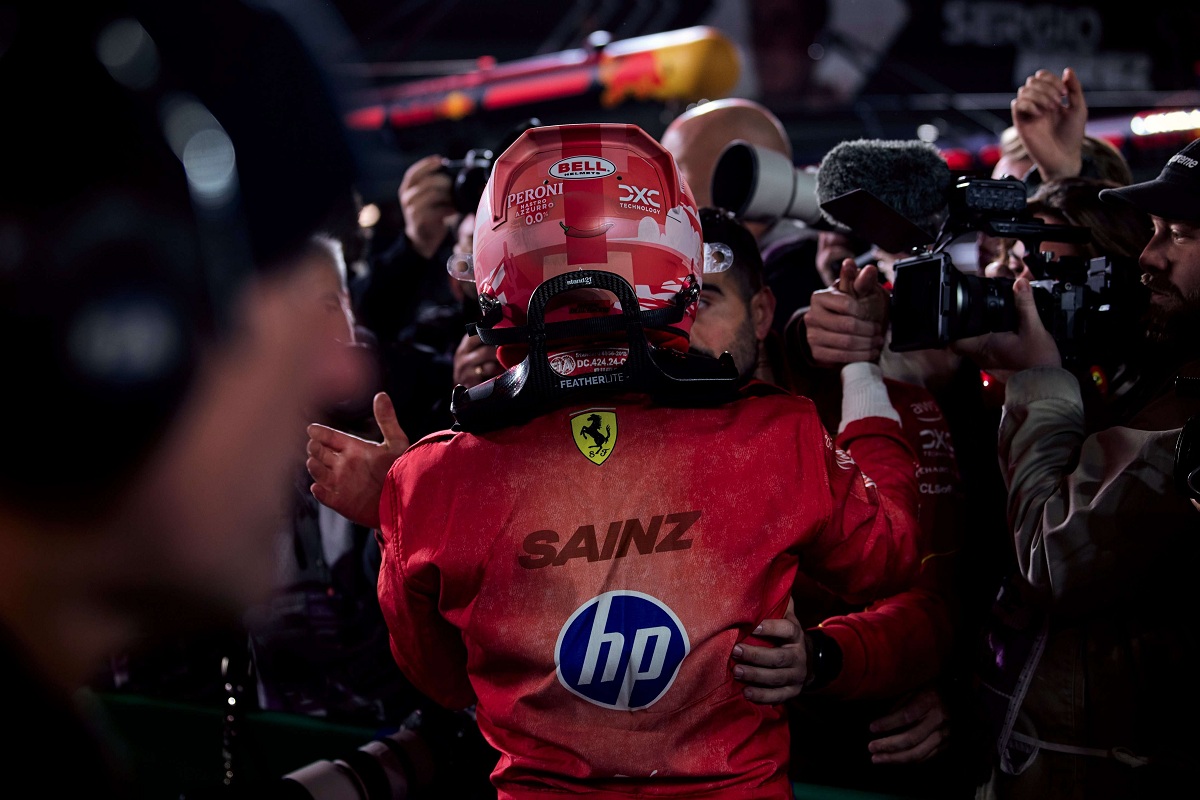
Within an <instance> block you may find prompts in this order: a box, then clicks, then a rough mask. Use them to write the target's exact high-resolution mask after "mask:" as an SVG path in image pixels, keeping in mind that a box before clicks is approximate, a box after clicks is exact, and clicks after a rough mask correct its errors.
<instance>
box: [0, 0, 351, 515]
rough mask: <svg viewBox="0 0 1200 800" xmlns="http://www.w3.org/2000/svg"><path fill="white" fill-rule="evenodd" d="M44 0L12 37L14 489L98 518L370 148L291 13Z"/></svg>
mask: <svg viewBox="0 0 1200 800" xmlns="http://www.w3.org/2000/svg"><path fill="white" fill-rule="evenodd" d="M44 5H45V4H42V3H39V2H36V0H33V1H32V2H22V3H19V4H18V5H17V7H16V14H15V17H14V18H15V31H14V32H13V34H12V35H11V36H9V37H7V40H6V41H4V42H3V43H2V44H0V47H3V49H2V50H0V95H3V96H5V97H6V98H11V99H10V100H8V101H7V102H8V108H9V109H10V111H11V116H10V118H9V121H7V122H6V124H5V126H4V127H3V129H0V159H3V160H4V162H5V166H4V169H3V170H0V174H2V175H3V177H2V178H0V364H2V365H3V366H2V368H3V369H4V372H5V374H6V376H7V380H6V381H5V382H4V383H5V384H6V386H5V387H4V388H2V389H0V418H2V419H4V420H5V421H6V422H7V423H8V426H9V428H10V430H12V432H13V436H14V437H15V441H10V444H13V445H15V450H14V456H15V457H14V458H12V459H9V460H8V463H7V464H5V465H4V466H2V467H0V493H2V494H3V495H4V500H5V501H6V502H10V501H16V502H27V503H31V504H33V505H34V507H35V508H38V509H39V510H42V509H46V508H51V509H54V510H61V511H63V512H65V513H70V512H71V511H72V510H78V511H79V512H80V513H85V514H86V513H94V512H95V511H96V506H97V504H103V503H104V502H106V501H108V500H111V499H114V498H115V496H117V495H118V494H119V491H120V488H121V487H122V485H123V484H124V481H125V480H126V478H127V477H128V476H129V475H130V474H131V473H132V472H133V471H134V470H136V468H137V466H138V465H139V464H140V463H141V461H142V460H143V459H144V457H145V456H146V455H147V454H148V453H149V452H150V451H151V450H152V448H153V446H154V444H155V443H156V442H157V441H158V440H159V439H160V437H161V436H162V434H163V433H164V432H165V430H166V428H167V427H168V426H169V424H170V422H171V420H172V419H173V418H174V416H175V414H176V412H177V410H178V408H179V406H180V404H181V403H182V401H183V399H184V397H185V396H186V395H187V393H188V390H189V388H190V386H191V383H192V379H193V377H194V374H195V372H196V369H197V365H198V361H199V358H200V355H201V353H202V351H203V350H204V348H205V347H207V346H208V344H209V343H210V342H212V341H213V340H214V339H216V338H218V337H221V336H223V335H225V334H227V333H229V332H230V329H231V326H232V324H233V317H234V304H235V302H236V300H237V298H238V296H239V294H240V291H241V289H242V287H243V286H244V284H245V282H246V281H247V279H249V278H250V277H251V276H252V275H253V274H254V273H256V272H261V271H263V270H264V269H269V268H270V267H271V266H272V265H274V264H278V263H281V262H283V261H285V260H286V258H287V257H288V255H289V254H290V253H291V252H293V250H294V248H295V247H297V246H299V245H300V244H301V243H302V242H303V240H304V239H305V238H306V237H307V236H308V235H309V234H310V233H312V232H315V231H316V230H317V228H318V227H319V226H320V225H321V224H322V223H323V222H324V221H325V219H326V217H327V215H328V214H329V212H330V211H331V210H332V209H333V208H334V207H335V205H336V204H337V202H338V201H340V200H341V199H342V195H343V194H348V193H349V192H350V191H351V190H352V186H353V181H354V178H355V176H356V175H357V173H358V166H359V164H358V155H357V154H356V153H355V152H354V151H353V148H352V146H351V142H350V141H349V139H348V138H347V137H346V135H345V131H344V128H343V126H342V115H341V109H340V107H339V104H338V101H337V97H336V95H335V94H334V92H333V87H332V86H330V85H329V84H328V83H327V82H326V81H325V76H324V73H323V71H322V68H321V67H320V66H319V65H318V64H317V62H316V61H315V60H314V54H313V53H312V52H311V48H310V43H308V42H305V41H304V40H303V39H302V38H301V35H300V32H299V30H298V29H297V28H296V27H295V26H293V25H291V24H290V23H289V22H288V21H287V20H286V19H284V18H283V17H282V15H281V13H280V12H278V11H277V10H274V9H271V8H268V7H267V6H266V5H263V4H261V3H250V2H234V0H190V1H189V2H179V3H155V2H149V1H147V2H141V1H140V0H126V1H125V2H116V1H115V0H114V1H111V2H108V1H106V2H98V3H90V4H86V7H84V8H81V9H79V10H77V11H73V12H72V18H71V19H69V20H63V19H61V18H55V13H54V9H53V8H49V9H48V8H43V7H42V6H44ZM58 17H61V14H58ZM56 75H63V76H66V78H65V79H55V78H52V77H50V76H56ZM285 109H286V111H287V113H286V114H285V113H283V112H284V110H285ZM293 113H295V114H300V115H303V116H302V118H301V119H299V120H295V119H292V118H291V116H290V115H291V114H293ZM48 504H53V505H48Z"/></svg>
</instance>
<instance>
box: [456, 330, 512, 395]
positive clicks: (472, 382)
mask: <svg viewBox="0 0 1200 800" xmlns="http://www.w3.org/2000/svg"><path fill="white" fill-rule="evenodd" d="M503 371H504V367H502V366H500V362H499V361H497V360H496V348H495V347H493V346H491V345H490V344H484V343H483V341H482V340H481V339H480V338H479V337H478V336H464V337H463V338H462V341H461V342H459V343H458V347H457V348H455V350H454V382H455V383H456V384H462V385H463V386H466V387H467V388H468V389H470V388H471V387H473V386H478V385H479V384H481V383H483V382H484V381H486V380H488V379H489V378H494V377H496V376H497V375H499V374H500V373H501V372H503Z"/></svg>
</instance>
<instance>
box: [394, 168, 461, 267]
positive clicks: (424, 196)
mask: <svg viewBox="0 0 1200 800" xmlns="http://www.w3.org/2000/svg"><path fill="white" fill-rule="evenodd" d="M441 166H442V157H441V156H439V155H432V156H425V157H424V158H422V159H420V160H419V161H417V162H415V163H414V164H413V165H412V166H411V167H409V168H408V169H407V170H406V171H405V173H404V178H403V180H401V181H400V208H401V209H402V210H403V212H404V234H405V235H406V236H407V237H408V240H409V241H410V242H412V245H413V247H414V248H416V251H417V252H418V253H420V254H421V255H423V256H424V257H425V258H433V256H434V254H435V253H436V252H437V249H438V247H439V246H440V245H441V244H442V242H444V241H445V240H446V234H447V233H448V232H449V230H450V228H451V227H453V225H454V222H455V218H456V216H457V212H456V211H455V210H454V201H453V198H452V197H451V194H450V189H451V187H452V186H453V185H454V182H453V181H452V180H451V179H450V176H449V175H447V174H445V173H444V172H441V171H440V169H441Z"/></svg>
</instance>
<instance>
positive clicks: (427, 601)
mask: <svg viewBox="0 0 1200 800" xmlns="http://www.w3.org/2000/svg"><path fill="white" fill-rule="evenodd" d="M421 455H422V452H421V449H420V448H419V447H418V446H414V448H413V449H412V450H410V451H409V452H408V453H406V454H405V456H403V457H401V458H400V459H399V460H398V461H397V462H396V463H395V464H393V465H392V470H391V472H390V473H389V474H388V479H387V481H385V483H384V489H383V495H382V496H381V497H380V501H379V519H380V525H381V527H382V534H383V544H384V546H383V548H382V561H381V564H380V568H379V587H378V588H379V605H380V608H381V609H382V611H383V616H384V620H385V621H386V623H387V627H388V631H389V632H390V639H391V646H392V656H393V657H394V658H395V659H396V664H397V665H399V667H400V670H401V671H402V672H403V673H404V675H405V677H407V678H408V680H409V681H410V682H411V683H412V684H413V686H415V687H416V688H417V689H418V690H419V691H421V692H422V693H424V694H425V695H427V696H428V697H429V698H430V699H431V700H433V701H434V702H436V703H438V704H439V705H441V706H444V707H445V708H450V709H461V708H466V707H467V706H469V705H472V704H473V703H474V702H475V691H474V689H473V688H472V687H471V682H470V680H469V679H468V677H467V649H466V646H465V645H464V644H463V640H462V633H461V632H460V631H459V630H458V629H457V628H455V627H454V626H453V625H451V624H450V623H449V622H447V621H446V619H445V618H444V617H443V616H442V614H441V613H440V612H439V610H438V595H439V589H440V586H441V576H440V574H439V572H438V568H437V566H436V565H435V564H434V563H433V555H434V552H433V551H432V548H430V547H428V546H427V545H425V544H424V542H422V541H421V540H420V539H419V538H418V537H415V536H413V537H407V538H405V537H403V533H404V531H403V528H404V520H403V519H401V518H400V515H399V513H398V510H399V509H400V508H402V507H403V503H402V498H401V497H400V496H399V495H400V493H401V491H403V487H404V486H406V485H408V484H405V483H404V482H403V481H401V480H398V479H397V475H398V472H399V471H400V470H403V469H405V468H406V467H407V466H408V464H407V463H406V462H411V461H419V460H420V456H421ZM413 466H414V467H415V468H418V469H419V465H413ZM402 540H403V541H405V543H406V545H407V546H409V547H410V548H411V549H409V550H408V551H407V552H405V553H401V552H400V543H401V541H402ZM413 540H416V541H417V544H416V545H412V544H409V543H410V542H412V541H413Z"/></svg>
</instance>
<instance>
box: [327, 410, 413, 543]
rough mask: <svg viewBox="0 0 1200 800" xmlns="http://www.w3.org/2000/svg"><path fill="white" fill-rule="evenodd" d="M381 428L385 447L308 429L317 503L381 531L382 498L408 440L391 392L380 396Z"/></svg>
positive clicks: (330, 430)
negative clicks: (384, 487)
mask: <svg viewBox="0 0 1200 800" xmlns="http://www.w3.org/2000/svg"><path fill="white" fill-rule="evenodd" d="M374 411H375V422H376V424H377V425H379V431H380V433H382V434H383V441H382V442H371V441H367V440H366V439H360V438H359V437H357V436H351V435H350V434H348V433H343V432H342V431H338V430H334V429H333V428H330V427H328V426H325V425H317V424H315V423H314V424H312V425H309V426H308V460H307V461H306V462H305V467H307V469H308V474H309V475H312V477H313V480H314V481H315V483H313V484H312V487H311V489H312V493H313V497H315V498H316V499H317V501H318V502H320V503H321V504H322V505H325V506H328V507H329V508H332V509H333V510H334V511H336V512H338V513H339V514H341V515H342V516H343V517H345V518H346V519H348V520H351V521H352V522H357V523H358V524H359V525H362V526H364V527H367V528H378V527H379V498H380V496H382V494H383V484H384V482H385V481H386V480H387V474H388V470H390V469H391V468H392V464H393V463H394V462H395V461H396V459H397V458H399V457H400V456H401V455H402V454H403V453H404V451H405V450H407V449H408V445H409V441H408V436H407V435H406V434H405V433H404V430H403V429H401V427H400V422H399V420H397V419H396V410H395V409H394V408H393V407H392V401H391V398H389V397H388V396H387V394H386V393H385V392H379V393H378V394H376V395H375V407H374Z"/></svg>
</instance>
